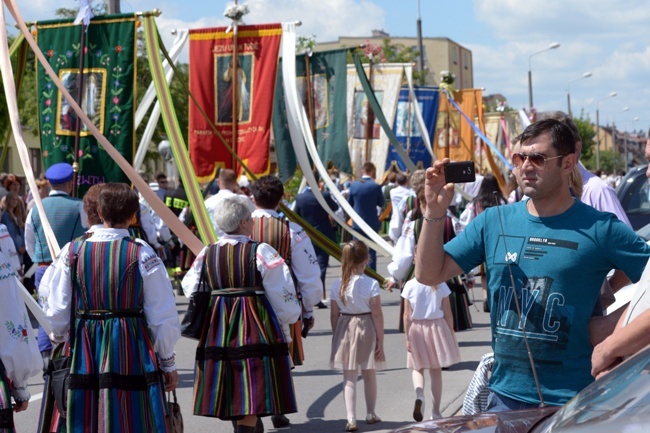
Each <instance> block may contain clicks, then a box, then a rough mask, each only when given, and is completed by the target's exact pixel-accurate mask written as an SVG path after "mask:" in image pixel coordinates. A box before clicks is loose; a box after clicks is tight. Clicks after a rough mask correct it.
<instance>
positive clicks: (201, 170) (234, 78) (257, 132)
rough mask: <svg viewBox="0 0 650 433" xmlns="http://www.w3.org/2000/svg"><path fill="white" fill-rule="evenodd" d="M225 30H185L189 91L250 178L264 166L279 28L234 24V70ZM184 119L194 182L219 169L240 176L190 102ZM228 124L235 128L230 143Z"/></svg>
mask: <svg viewBox="0 0 650 433" xmlns="http://www.w3.org/2000/svg"><path fill="white" fill-rule="evenodd" d="M226 29H227V28H226V27H218V28H208V29H196V30H190V91H191V92H192V93H193V94H194V96H195V97H196V98H197V100H198V103H199V105H200V106H201V108H202V109H203V110H204V111H205V113H207V115H208V116H209V117H210V120H211V121H212V122H213V123H214V124H215V125H216V128H217V130H218V131H219V133H220V134H221V135H222V137H223V138H224V139H225V140H226V142H227V143H228V145H229V146H230V147H232V148H233V150H234V151H235V153H236V154H237V155H238V156H239V158H241V159H242V161H243V162H244V164H246V166H247V167H248V168H249V169H250V170H251V171H252V172H253V173H255V174H256V175H258V176H260V175H265V174H268V173H269V168H270V165H269V141H270V138H271V114H272V112H273V97H274V89H275V79H276V72H277V64H278V51H279V49H280V40H281V38H282V28H281V26H280V24H266V25H257V26H239V27H238V32H237V67H236V69H235V67H234V62H233V32H232V31H229V32H228V33H226ZM233 102H234V104H235V107H234V108H235V109H234V110H233ZM233 112H234V114H235V119H233ZM189 117H190V121H189V123H190V126H189V148H190V159H191V160H192V165H193V166H194V171H195V172H196V176H197V178H198V181H199V182H207V181H210V180H212V179H213V178H214V176H215V174H216V172H217V169H218V168H223V167H225V168H232V169H235V170H236V171H237V172H238V173H241V167H239V166H238V164H236V162H235V159H234V158H233V156H232V155H231V154H230V152H229V151H228V149H227V148H226V147H225V146H224V144H223V142H222V141H221V139H220V138H219V137H218V136H217V135H216V134H215V133H214V132H213V130H212V128H211V127H210V124H209V122H208V121H207V120H206V119H205V118H204V117H203V115H202V114H201V112H200V110H199V108H198V107H197V106H196V105H195V104H190V110H189ZM233 122H236V124H237V143H234V144H233Z"/></svg>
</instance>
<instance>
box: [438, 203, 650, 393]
mask: <svg viewBox="0 0 650 433" xmlns="http://www.w3.org/2000/svg"><path fill="white" fill-rule="evenodd" d="M500 213H501V218H502V222H503V227H504V229H505V237H504V236H503V234H502V231H501V222H500V221H499V214H498V213H497V209H496V208H489V209H486V210H485V212H483V213H481V214H480V215H479V216H478V217H477V218H476V219H474V220H473V221H472V222H471V223H470V224H469V225H468V226H467V227H466V228H465V230H464V231H463V232H462V233H461V234H460V235H459V236H458V237H456V238H454V239H453V240H451V241H450V242H448V243H447V244H446V245H445V247H444V248H445V251H446V252H447V253H448V254H449V255H450V256H451V257H452V258H453V259H454V260H455V261H456V263H457V264H458V265H459V266H460V267H461V268H462V269H463V270H464V271H466V272H469V271H470V270H471V269H472V268H474V267H476V266H478V265H479V264H481V263H483V262H485V264H486V276H487V281H488V296H489V300H490V306H491V311H492V313H491V325H492V347H493V349H494V352H495V363H494V366H493V370H492V377H491V379H490V389H492V390H493V391H495V392H497V393H498V394H501V395H504V396H506V397H510V398H512V399H515V400H519V401H523V402H527V403H532V404H535V403H539V397H538V394H537V389H536V387H535V382H534V379H533V375H532V371H531V367H530V363H529V360H528V355H527V351H526V346H525V343H524V339H523V336H522V325H521V323H522V321H521V320H520V319H519V315H518V314H517V309H516V305H515V301H514V299H513V289H512V283H511V278H510V272H509V271H508V262H509V263H510V265H511V266H510V267H511V269H512V274H513V277H514V283H515V287H516V293H517V298H518V299H519V305H520V307H521V310H522V315H523V318H524V319H523V323H524V326H525V331H526V335H527V337H528V341H529V344H530V348H531V352H532V355H533V359H534V360H535V365H536V368H537V374H538V377H539V380H540V384H541V388H542V393H543V396H544V400H545V402H546V403H548V404H553V405H561V404H564V403H566V402H567V401H568V400H569V399H571V398H572V397H573V396H574V395H575V394H576V393H577V392H579V391H580V390H582V389H583V388H584V387H585V386H587V385H588V384H590V383H591V382H592V381H593V377H592V376H591V374H590V372H591V353H592V351H593V348H592V346H591V344H590V342H589V333H588V330H587V325H588V323H589V319H590V318H591V316H592V312H593V310H594V306H595V305H596V301H597V299H598V294H599V293H600V287H601V285H602V283H603V280H604V279H605V277H606V276H607V273H608V272H609V271H610V270H611V269H621V270H622V271H624V272H625V273H626V274H627V276H628V277H629V278H630V279H631V280H632V281H638V280H639V278H640V277H641V274H642V272H643V269H644V267H645V265H646V263H647V262H648V258H649V257H650V247H649V246H648V245H646V243H645V242H644V241H643V239H642V238H640V237H639V236H637V234H636V233H634V232H633V231H632V229H630V228H629V227H628V226H626V225H625V224H623V223H622V222H620V221H619V220H618V219H617V218H616V216H615V215H614V214H611V213H605V212H600V211H597V210H596V209H594V208H592V207H590V206H587V205H585V204H584V203H581V202H579V201H576V202H575V203H574V205H573V206H571V208H569V209H568V210H567V211H566V212H564V213H562V214H560V215H556V216H553V217H548V218H540V217H535V216H532V215H530V213H528V211H527V209H526V202H525V201H522V202H519V203H515V204H512V205H508V206H501V207H500Z"/></svg>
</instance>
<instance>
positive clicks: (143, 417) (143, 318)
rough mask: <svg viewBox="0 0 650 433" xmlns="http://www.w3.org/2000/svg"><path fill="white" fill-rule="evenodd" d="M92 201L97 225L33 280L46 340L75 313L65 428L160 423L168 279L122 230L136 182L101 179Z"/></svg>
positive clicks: (171, 373)
mask: <svg viewBox="0 0 650 433" xmlns="http://www.w3.org/2000/svg"><path fill="white" fill-rule="evenodd" d="M98 203H99V207H98V214H99V216H100V217H101V218H102V219H103V221H104V228H98V229H96V230H95V231H94V232H93V233H92V235H91V236H90V237H87V238H84V237H81V238H79V239H77V240H75V241H73V242H71V243H69V244H67V245H66V246H65V247H64V248H63V249H62V250H61V254H60V255H59V257H58V258H57V259H56V260H55V261H54V263H53V264H52V266H51V267H50V268H49V269H48V270H47V271H46V273H45V275H44V276H43V281H42V283H41V288H43V290H44V293H49V297H48V304H47V310H46V315H47V317H48V320H49V321H50V323H51V324H52V328H53V334H52V336H51V338H52V339H53V340H54V341H55V342H62V341H64V340H65V339H66V336H67V335H68V333H69V329H70V325H71V324H70V317H71V315H72V314H74V315H75V319H74V320H75V323H74V329H75V332H74V335H73V336H72V339H73V340H74V343H73V345H72V347H71V352H72V354H71V356H72V365H71V368H70V390H69V391H68V408H67V414H66V424H67V425H66V427H67V432H68V433H72V432H135V431H143V432H145V431H146V432H154V431H155V432H165V431H166V426H165V415H166V407H165V406H166V405H165V399H164V391H166V390H167V391H171V390H173V389H175V388H176V385H177V383H178V373H177V372H176V363H175V358H174V345H175V344H176V342H177V341H178V339H179V338H180V325H179V321H178V313H177V311H176V304H175V300H174V295H173V293H172V288H171V284H170V282H169V279H168V278H167V273H166V272H165V268H164V266H163V263H162V261H161V260H160V259H159V258H158V257H157V256H156V254H155V253H154V251H153V250H152V249H151V247H150V246H149V245H147V244H146V243H145V242H143V241H141V240H140V239H132V238H130V237H129V232H128V230H127V229H128V226H129V223H130V221H131V219H132V218H133V215H134V214H135V213H136V211H137V210H138V207H139V204H138V196H137V194H136V193H135V191H133V190H132V189H131V188H129V186H128V185H126V184H123V183H108V184H105V185H103V186H102V187H101V189H100V191H99V199H98ZM44 286H45V287H44ZM71 308H73V309H74V310H73V311H72V312H71ZM68 338H70V337H68ZM159 370H162V375H161V373H160V371H159ZM97 379H98V380H97Z"/></svg>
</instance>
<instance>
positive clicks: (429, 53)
mask: <svg viewBox="0 0 650 433" xmlns="http://www.w3.org/2000/svg"><path fill="white" fill-rule="evenodd" d="M372 33H373V34H372V36H370V37H349V36H341V37H339V39H338V41H334V42H324V43H319V44H318V45H316V48H315V50H316V51H327V50H332V49H335V48H346V47H348V48H351V47H356V46H359V45H363V44H366V43H367V42H371V43H373V44H377V45H380V46H381V45H383V43H384V40H386V39H388V40H390V43H391V44H393V45H397V44H399V45H403V46H404V47H407V48H411V49H412V50H413V51H419V49H418V39H417V38H412V37H400V36H397V37H391V36H390V35H389V34H388V33H386V32H384V31H381V30H373V32H372ZM422 48H423V54H424V65H425V70H426V71H427V74H426V82H425V84H426V85H428V86H437V85H439V83H440V73H441V72H442V71H449V72H452V73H453V74H454V75H456V81H455V82H454V86H455V87H456V88H457V89H472V88H474V72H473V61H472V52H471V51H470V50H468V49H467V48H465V47H463V46H462V45H460V44H458V43H456V42H454V41H452V40H451V39H449V38H422Z"/></svg>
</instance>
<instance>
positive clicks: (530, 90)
mask: <svg viewBox="0 0 650 433" xmlns="http://www.w3.org/2000/svg"><path fill="white" fill-rule="evenodd" d="M559 47H560V44H559V43H557V42H553V43H551V44H550V45H549V46H548V47H546V48H544V49H543V50H539V51H536V52H534V53H533V54H531V55H530V56H528V106H529V109H530V108H533V72H532V70H533V64H532V59H533V56H534V55H536V54H539V53H543V52H544V51H548V50H554V49H555V48H559Z"/></svg>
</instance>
